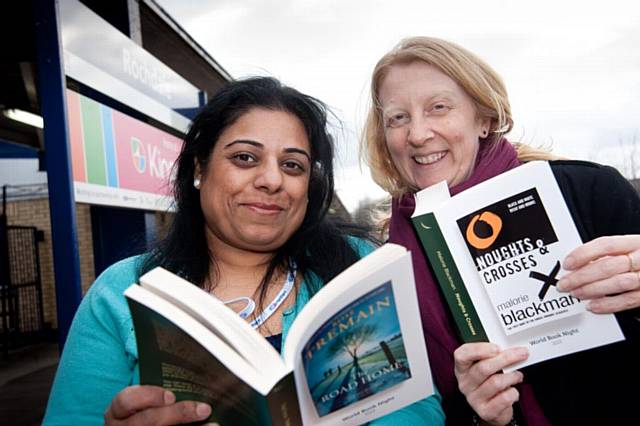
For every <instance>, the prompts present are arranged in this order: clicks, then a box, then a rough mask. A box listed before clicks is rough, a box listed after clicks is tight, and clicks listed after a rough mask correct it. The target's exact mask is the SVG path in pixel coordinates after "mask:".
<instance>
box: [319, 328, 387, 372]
mask: <svg viewBox="0 0 640 426" xmlns="http://www.w3.org/2000/svg"><path fill="white" fill-rule="evenodd" d="M375 332H376V329H375V328H374V327H373V326H371V325H368V324H359V325H358V324H356V325H354V326H353V327H351V329H349V330H348V331H346V332H344V333H342V334H340V335H339V336H338V337H336V338H335V339H333V341H332V342H331V345H330V346H329V347H328V352H329V353H330V354H332V355H336V354H341V353H344V352H346V353H348V354H349V355H350V356H351V359H352V360H353V368H354V370H355V372H356V377H357V376H359V375H360V374H361V372H362V370H361V369H360V364H358V350H359V349H360V348H361V347H362V345H363V344H365V343H366V342H367V341H368V340H369V339H370V338H371V336H373V335H374V333H375Z"/></svg>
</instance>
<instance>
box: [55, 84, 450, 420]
mask: <svg viewBox="0 0 640 426" xmlns="http://www.w3.org/2000/svg"><path fill="white" fill-rule="evenodd" d="M326 126H327V116H326V110H325V107H324V105H323V104H322V103H321V102H319V101H317V100H315V99H314V98H311V97H309V96H307V95H304V94H301V93H299V92H298V91H296V90H294V89H292V88H289V87H285V86H282V85H281V84H280V83H279V82H278V81H277V80H275V79H272V78H253V79H248V80H243V81H236V82H232V83H229V84H228V85H226V86H225V87H223V88H222V89H221V90H220V91H219V92H218V93H217V94H216V95H215V96H214V97H213V98H212V99H211V100H210V101H209V103H208V104H207V105H206V106H205V107H204V108H203V109H202V110H201V111H200V113H199V114H198V115H197V117H196V118H195V119H194V121H193V124H192V125H191V128H190V130H189V132H188V134H187V136H186V138H185V143H184V145H183V148H182V152H181V154H180V157H179V159H178V161H177V163H176V169H175V171H176V174H175V181H174V182H173V188H174V195H175V203H176V204H175V205H176V214H175V219H174V221H173V224H172V226H171V229H170V230H169V233H168V236H167V237H166V238H165V239H164V240H163V241H162V242H161V243H160V244H159V246H158V247H157V248H156V249H154V250H153V251H151V252H149V253H147V254H145V255H142V256H138V257H134V258H129V259H125V260H123V261H120V262H118V263H116V264H115V265H113V266H111V267H110V268H108V269H107V270H106V271H105V272H104V273H103V274H101V275H100V277H98V279H97V280H96V282H95V283H94V284H93V286H92V287H91V288H90V290H89V292H88V293H87V295H86V296H85V298H84V299H83V301H82V304H81V306H80V308H79V310H78V312H77V314H76V317H75V319H74V322H73V325H72V327H71V330H70V333H69V337H68V340H67V342H66V346H65V348H64V353H63V354H62V358H61V361H60V365H59V368H58V371H57V374H56V378H55V382H54V385H53V389H52V392H51V395H50V399H49V404H48V408H47V413H46V416H45V420H44V423H45V424H48V425H53V424H65V425H69V424H77V425H80V424H98V423H102V422H103V420H104V422H105V423H106V424H110V425H121V424H122V425H124V424H127V425H134V424H136V425H137V424H150V425H151V424H153V425H167V424H182V423H190V422H195V421H202V420H205V419H207V418H208V417H209V415H210V414H211V412H212V411H211V410H214V412H215V410H216V407H215V406H214V407H210V406H208V405H206V404H204V403H198V402H195V401H181V402H176V398H175V396H174V395H173V394H172V393H171V392H169V391H167V390H164V389H163V388H159V387H153V386H136V384H137V383H139V365H138V352H137V347H136V339H135V335H134V332H133V326H132V321H131V314H130V312H129V309H128V307H127V303H126V301H125V297H124V296H123V294H122V293H123V291H124V290H125V289H126V288H127V287H128V286H129V285H130V284H132V283H135V282H138V279H139V277H140V276H141V275H142V274H144V273H145V272H147V271H149V270H151V269H152V268H154V267H156V266H159V265H160V266H163V267H164V268H166V269H169V270H171V271H173V272H175V273H177V274H179V275H181V276H183V277H184V278H186V279H187V280H189V281H191V282H193V283H197V284H198V285H200V286H201V287H202V288H204V289H207V290H209V291H210V292H211V293H212V294H214V295H215V296H216V297H218V298H219V299H221V300H223V301H227V302H228V303H229V305H230V306H231V307H232V308H233V309H234V310H236V311H238V312H239V313H240V315H241V316H242V317H243V318H245V317H246V319H247V321H250V322H251V325H252V326H253V327H254V328H256V329H257V330H258V331H259V332H260V333H261V334H263V335H264V336H265V337H267V339H268V340H269V341H270V342H271V343H272V345H273V346H274V347H276V348H277V349H278V350H279V349H280V345H281V342H282V341H283V339H284V338H285V337H286V334H287V331H288V329H289V326H290V325H291V323H292V322H293V319H294V318H295V316H296V315H297V313H298V312H299V311H300V309H301V308H302V306H303V305H304V304H305V303H306V302H307V301H308V300H309V298H310V297H311V295H313V294H314V293H315V292H316V291H317V290H318V289H319V288H320V287H322V285H323V283H326V282H328V281H329V280H330V279H332V278H333V277H334V276H336V275H337V274H338V273H339V272H341V271H342V270H343V269H345V268H346V267H347V266H349V265H350V264H352V263H353V262H355V261H356V260H358V259H359V258H361V257H363V256H364V255H366V254H368V253H369V252H371V251H372V249H373V247H372V246H371V245H370V244H369V243H367V242H366V241H365V240H363V239H362V237H363V235H364V234H363V233H362V232H360V231H359V230H358V229H356V228H354V227H347V226H344V225H339V224H337V223H335V222H334V221H332V220H331V219H330V218H329V217H328V216H327V213H328V210H329V206H330V204H331V201H332V197H333V164H332V163H333V147H332V141H331V137H330V135H329V134H328V133H327V129H326ZM103 416H104V418H103ZM443 418H444V416H443V414H442V409H441V407H440V403H439V396H432V397H430V398H427V399H425V400H422V401H419V402H417V403H415V404H413V405H411V406H408V407H406V408H405V409H402V410H399V411H396V412H394V413H392V414H390V415H388V416H386V417H382V418H380V419H378V420H376V421H375V422H374V423H375V424H380V425H385V424H433V425H439V424H443Z"/></svg>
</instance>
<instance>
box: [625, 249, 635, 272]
mask: <svg viewBox="0 0 640 426" xmlns="http://www.w3.org/2000/svg"><path fill="white" fill-rule="evenodd" d="M625 256H627V258H628V259H629V272H637V271H638V268H636V265H635V263H634V261H633V256H631V253H626V254H625Z"/></svg>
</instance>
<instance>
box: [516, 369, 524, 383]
mask: <svg viewBox="0 0 640 426" xmlns="http://www.w3.org/2000/svg"><path fill="white" fill-rule="evenodd" d="M517 373H518V374H519V375H520V381H521V382H522V381H523V380H524V374H522V371H517Z"/></svg>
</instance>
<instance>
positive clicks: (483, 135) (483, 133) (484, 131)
mask: <svg viewBox="0 0 640 426" xmlns="http://www.w3.org/2000/svg"><path fill="white" fill-rule="evenodd" d="M488 134H489V132H488V131H487V129H484V130H483V131H482V137H483V138H486V137H487V135H488Z"/></svg>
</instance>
